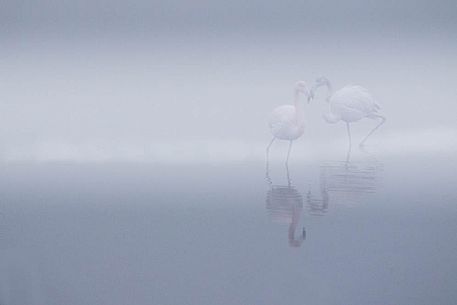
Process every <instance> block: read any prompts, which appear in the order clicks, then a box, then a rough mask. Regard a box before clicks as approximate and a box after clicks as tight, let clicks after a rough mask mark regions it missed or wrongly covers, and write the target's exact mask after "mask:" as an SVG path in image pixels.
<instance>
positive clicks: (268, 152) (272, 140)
mask: <svg viewBox="0 0 457 305" xmlns="http://www.w3.org/2000/svg"><path fill="white" fill-rule="evenodd" d="M275 140H276V138H275V137H273V139H271V142H270V144H268V146H267V150H266V152H267V156H266V162H265V179H266V180H267V182H268V183H269V184H271V179H270V161H269V155H270V147H271V145H272V144H273V142H274V141H275Z"/></svg>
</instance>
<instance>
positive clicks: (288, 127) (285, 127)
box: [268, 105, 305, 141]
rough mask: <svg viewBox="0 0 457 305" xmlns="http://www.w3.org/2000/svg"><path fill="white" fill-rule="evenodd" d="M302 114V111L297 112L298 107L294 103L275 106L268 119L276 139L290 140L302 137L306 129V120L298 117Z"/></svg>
mask: <svg viewBox="0 0 457 305" xmlns="http://www.w3.org/2000/svg"><path fill="white" fill-rule="evenodd" d="M300 110H301V109H300ZM300 110H299V111H300ZM300 112H301V111H300ZM301 115H302V113H297V109H296V107H295V106H292V105H283V106H279V107H277V108H275V109H274V110H273V112H272V113H271V114H270V117H269V119H268V126H269V127H270V130H271V133H272V134H273V136H274V137H275V138H276V139H280V140H289V141H293V140H296V139H298V138H299V137H301V135H302V134H303V131H304V130H305V124H304V122H302V121H301V120H299V119H297V116H301Z"/></svg>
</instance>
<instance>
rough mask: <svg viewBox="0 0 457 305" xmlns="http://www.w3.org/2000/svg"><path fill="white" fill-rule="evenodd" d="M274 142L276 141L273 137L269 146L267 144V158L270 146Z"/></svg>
mask: <svg viewBox="0 0 457 305" xmlns="http://www.w3.org/2000/svg"><path fill="white" fill-rule="evenodd" d="M275 140H276V138H275V137H273V139H271V141H270V144H268V146H267V157H268V154H269V153H270V147H271V145H273V142H274V141H275Z"/></svg>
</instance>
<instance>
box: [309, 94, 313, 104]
mask: <svg viewBox="0 0 457 305" xmlns="http://www.w3.org/2000/svg"><path fill="white" fill-rule="evenodd" d="M313 98H314V94H313V93H312V92H310V93H309V95H308V104H309V103H310V102H311V101H312V100H313Z"/></svg>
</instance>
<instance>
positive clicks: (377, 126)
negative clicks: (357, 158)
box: [359, 114, 386, 146]
mask: <svg viewBox="0 0 457 305" xmlns="http://www.w3.org/2000/svg"><path fill="white" fill-rule="evenodd" d="M370 117H371V118H378V119H381V122H379V124H378V125H376V127H375V128H373V129H372V130H371V131H370V132H369V133H368V134H367V136H366V137H365V138H364V139H363V140H362V142H360V144H359V146H363V145H364V144H365V141H366V140H367V139H368V138H369V137H370V136H371V135H372V134H373V132H375V131H376V129H378V128H379V127H381V125H382V124H384V122H385V121H386V118H385V117H383V116H382V115H379V114H373V115H371V116H370Z"/></svg>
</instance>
